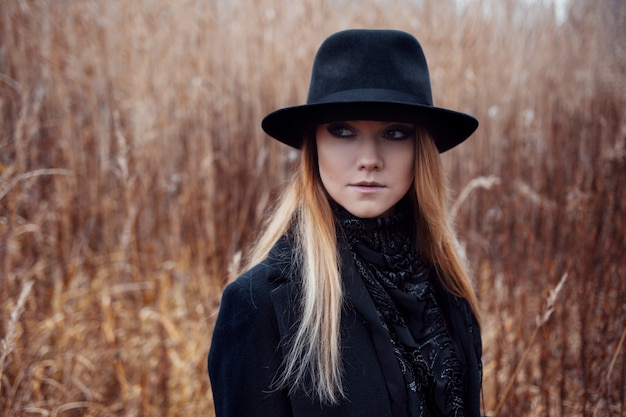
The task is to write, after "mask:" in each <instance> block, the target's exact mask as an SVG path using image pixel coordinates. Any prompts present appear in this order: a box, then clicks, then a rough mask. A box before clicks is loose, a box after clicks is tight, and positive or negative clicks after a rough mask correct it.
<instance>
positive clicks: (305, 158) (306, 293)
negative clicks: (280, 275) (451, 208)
mask: <svg viewBox="0 0 626 417" xmlns="http://www.w3.org/2000/svg"><path fill="white" fill-rule="evenodd" d="M415 140H416V156H415V181H414V187H413V189H411V190H410V191H409V193H410V194H411V199H412V201H413V204H414V208H415V210H414V212H415V224H416V227H417V236H418V237H419V242H418V245H419V248H420V251H421V254H422V255H423V256H425V257H426V258H427V259H428V260H429V261H430V262H432V263H433V265H435V266H436V267H437V270H438V271H439V279H440V280H441V284H442V285H443V286H444V287H445V288H446V289H447V290H448V291H449V292H450V293H452V294H454V295H456V296H458V297H461V298H465V299H466V300H467V301H468V302H469V304H470V306H471V308H472V310H473V312H474V314H475V315H476V317H478V316H479V314H478V301H477V298H476V294H475V293H474V290H473V288H472V285H471V282H470V278H469V273H468V268H467V265H466V261H465V258H464V256H463V252H462V251H461V250H460V246H459V244H458V240H457V237H456V235H455V233H454V230H453V227H452V223H451V220H450V217H449V214H448V191H447V190H448V187H447V184H446V180H445V176H444V172H443V167H442V164H441V158H440V156H439V152H438V150H437V147H436V146H435V143H434V141H433V139H432V137H431V136H430V135H429V134H428V133H426V132H425V131H421V130H419V129H418V130H417V133H416V138H415ZM300 158H301V159H300V164H299V167H300V169H299V170H298V171H296V172H295V173H294V178H292V181H290V182H289V185H288V187H287V188H286V189H285V191H284V193H283V195H282V198H281V199H280V200H279V201H278V204H277V205H276V207H275V209H274V211H273V214H272V216H271V217H270V218H269V219H270V220H269V222H268V223H267V225H266V226H265V230H264V233H262V235H261V237H260V239H259V240H258V242H257V244H256V245H255V247H254V248H253V251H252V254H251V256H250V258H249V260H248V263H247V266H246V269H247V268H249V267H251V266H252V265H254V264H256V263H258V262H260V261H262V260H263V259H264V258H266V257H267V255H268V254H269V251H270V249H271V247H272V246H273V245H274V244H275V243H276V242H277V241H278V239H280V238H281V236H283V235H284V234H285V233H286V232H287V231H288V230H290V229H291V230H290V233H291V234H292V235H293V237H294V241H295V246H296V247H295V250H294V253H295V254H296V259H295V262H297V265H298V267H299V269H300V273H301V276H302V284H301V285H302V288H301V299H300V309H301V321H300V322H299V326H298V329H297V331H296V333H295V335H294V338H293V340H291V341H290V345H289V353H288V355H287V356H286V358H285V360H284V363H283V369H282V371H281V373H280V374H279V375H278V376H277V379H276V381H275V386H276V388H288V389H289V391H290V393H293V392H294V391H295V390H297V389H302V390H304V391H305V392H306V393H307V394H308V395H311V396H314V397H317V398H318V399H319V400H320V401H321V402H323V403H329V404H336V403H337V402H338V401H339V400H340V399H341V398H343V397H345V393H344V390H343V383H342V365H341V333H340V321H341V308H342V303H343V292H342V282H341V275H340V267H341V265H340V259H339V257H338V253H337V252H338V251H337V236H336V232H335V223H334V218H333V212H332V209H331V206H330V204H329V201H328V197H327V194H326V192H325V190H324V187H323V185H322V182H321V179H320V176H319V169H318V164H317V151H316V146H315V138H314V136H313V135H309V136H307V138H305V141H304V144H303V146H302V152H301V155H300ZM418 196H419V197H418Z"/></svg>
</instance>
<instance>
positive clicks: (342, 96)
mask: <svg viewBox="0 0 626 417" xmlns="http://www.w3.org/2000/svg"><path fill="white" fill-rule="evenodd" d="M354 102H383V103H408V104H417V105H421V106H432V105H433V103H432V102H427V100H424V97H420V96H416V95H413V94H409V93H405V92H403V91H397V90H387V89H384V88H357V89H353V90H344V91H338V92H335V93H332V94H328V95H326V96H323V97H321V98H319V99H317V100H311V99H309V101H308V102H307V104H325V103H354Z"/></svg>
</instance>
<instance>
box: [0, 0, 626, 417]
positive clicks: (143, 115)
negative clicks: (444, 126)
mask: <svg viewBox="0 0 626 417" xmlns="http://www.w3.org/2000/svg"><path fill="white" fill-rule="evenodd" d="M568 13H569V14H568V19H567V20H566V21H565V22H563V23H562V24H560V25H557V24H556V23H555V19H554V15H553V11H552V10H551V9H550V7H549V6H546V5H545V3H542V2H536V3H535V4H534V5H527V4H524V3H518V2H516V1H514V0H473V1H469V2H467V3H466V4H465V5H463V6H460V5H459V4H457V3H456V2H454V1H452V0H449V1H445V0H440V1H421V2H419V1H412V2H409V1H401V0H385V1H383V0H368V1H366V2H347V1H343V0H342V1H330V0H318V1H312V0H303V1H300V2H291V1H287V0H261V1H255V2H253V1H243V2H229V1H227V0H222V1H213V2H205V1H200V0H195V1H194V0H181V1H177V2H167V1H165V0H151V1H143V2H136V1H130V0H115V1H107V2H100V1H96V0H75V1H71V2H69V1H60V2H47V1H24V0H2V1H0V268H1V270H0V271H1V272H0V294H1V297H2V300H3V302H2V305H1V306H0V311H1V312H2V313H1V317H0V341H1V344H0V350H1V351H0V358H1V360H0V415H2V416H18V415H19V416H21V415H23V416H30V415H44V416H61V415H62V416H73V415H86V416H100V415H120V416H121V415H124V416H132V415H150V416H153V415H163V416H175V415H212V406H211V401H212V399H211V393H210V385H209V381H208V378H207V375H206V371H205V368H206V366H205V365H206V354H207V351H208V348H209V343H210V338H211V328H212V323H213V320H214V318H215V312H216V311H217V307H218V303H219V295H220V290H221V288H222V287H223V285H224V284H225V281H226V279H227V277H228V271H229V268H230V267H231V266H232V264H233V263H237V262H238V260H239V259H240V253H241V251H242V249H244V248H245V247H246V245H247V244H249V243H250V242H251V240H252V239H254V236H255V233H256V231H257V225H258V223H259V221H260V219H261V217H262V216H263V213H264V210H265V209H266V207H267V206H268V205H269V204H271V202H272V201H273V198H274V195H275V192H276V190H277V189H278V188H279V187H280V186H281V182H282V181H283V179H284V177H285V175H284V174H285V172H286V171H287V170H288V169H289V167H290V161H291V158H292V156H293V155H292V154H291V153H290V152H289V151H288V150H287V149H285V147H283V146H282V145H279V144H277V143H273V141H270V140H268V139H267V138H265V137H264V136H263V135H262V133H261V131H260V128H259V121H260V119H261V117H262V116H263V115H264V114H265V113H267V112H268V111H270V110H273V109H275V108H277V107H279V106H285V105H290V104H297V103H301V102H302V101H303V100H304V98H305V95H306V88H307V83H308V76H309V66H310V62H311V59H312V56H313V54H314V52H315V49H316V48H317V46H318V45H319V43H320V42H321V40H322V39H323V38H325V37H326V36H327V35H328V34H329V33H331V32H334V31H336V30H339V29H343V28H347V27H394V28H399V29H404V30H408V31H410V32H413V33H415V34H416V35H417V36H418V37H419V38H420V40H421V41H422V43H423V45H424V47H425V49H426V53H427V55H428V57H429V62H430V66H431V72H432V74H431V75H432V82H433V88H434V96H435V98H436V100H437V104H439V105H442V106H449V107H452V108H456V109H459V110H462V111H468V112H470V113H473V114H475V115H476V116H478V118H479V119H480V120H481V122H482V124H481V127H480V130H479V131H478V132H477V134H476V135H475V136H474V137H473V138H472V139H471V141H470V142H468V143H467V144H465V145H463V146H462V147H459V148H458V149H456V150H453V151H451V152H449V153H448V154H446V155H445V157H444V162H445V164H446V166H447V168H448V171H449V173H450V181H451V185H452V186H453V188H454V189H455V190H458V191H459V194H458V197H459V200H458V204H456V205H455V206H454V212H455V215H456V219H457V223H458V226H459V230H460V234H461V237H462V240H463V242H464V243H465V246H466V250H467V253H468V256H469V258H470V260H471V262H472V265H473V266H474V267H475V272H476V273H475V279H476V286H477V288H478V290H479V294H480V299H481V304H482V307H483V309H484V314H483V317H484V322H483V335H484V344H485V352H484V366H485V368H484V370H485V374H484V403H485V411H486V412H487V413H493V412H494V411H495V412H497V414H498V415H524V416H539V415H541V416H544V415H549V416H583V415H584V416H587V415H625V414H626V404H625V402H626V379H625V378H626V355H625V354H624V343H623V340H624V332H625V329H626V314H625V313H626V312H625V308H626V304H624V303H625V301H624V300H626V279H625V278H626V266H625V264H624V261H623V258H624V253H625V252H626V238H625V235H626V233H625V232H626V224H625V217H626V216H624V213H625V212H626V190H625V189H624V187H623V182H624V178H626V176H625V174H626V169H625V162H626V149H625V140H626V122H625V97H626V42H625V41H624V39H623V36H622V35H623V29H624V27H626V4H625V3H624V2H623V1H619V0H571V1H570V4H569V10H568ZM466 187H467V188H466ZM463 190H464V191H463ZM564 274H567V277H568V278H567V281H566V282H565V283H564V284H562V287H560V295H559V297H558V298H557V297H556V296H555V295H556V293H558V292H557V291H553V290H554V289H555V288H557V284H558V279H559V277H562V276H564ZM550 291H553V296H552V298H550ZM546 300H548V301H551V306H549V307H550V309H549V311H550V312H551V316H550V315H548V316H546V315H545V314H544V313H546V311H548V310H544V309H545V308H547V307H546V306H547V305H548V304H549V303H548V304H545V303H546V302H547V301H546ZM542 306H543V307H542ZM536 317H539V318H540V320H539V321H536Z"/></svg>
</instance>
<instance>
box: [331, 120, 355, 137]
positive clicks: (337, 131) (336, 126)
mask: <svg viewBox="0 0 626 417" xmlns="http://www.w3.org/2000/svg"><path fill="white" fill-rule="evenodd" d="M326 130H327V131H328V133H330V134H331V135H332V136H334V137H336V138H350V137H353V136H355V133H354V130H353V129H351V128H350V126H348V125H347V124H345V123H330V124H329V125H328V126H327V127H326Z"/></svg>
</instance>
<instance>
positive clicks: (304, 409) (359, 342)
mask: <svg viewBox="0 0 626 417" xmlns="http://www.w3.org/2000/svg"><path fill="white" fill-rule="evenodd" d="M270 257H272V258H273V259H272V260H273V261H275V262H271V263H272V264H273V265H277V266H278V267H279V268H280V270H281V275H282V276H281V279H280V282H279V283H278V285H277V286H276V287H275V289H274V290H273V291H272V295H271V296H272V302H273V305H274V311H275V314H276V319H277V321H278V328H279V332H280V334H281V345H280V348H281V349H282V353H283V355H286V354H287V349H288V344H289V341H290V340H291V338H292V337H293V335H294V334H295V332H296V330H297V326H298V321H299V313H298V294H299V288H298V282H299V280H300V277H298V276H293V275H290V274H289V273H288V271H289V270H290V268H289V265H288V264H289V263H290V262H291V249H290V247H289V244H288V243H287V242H286V241H285V240H281V241H280V242H279V243H278V244H277V246H276V247H275V248H274V249H273V250H272V253H271V254H270ZM346 272H347V271H344V274H343V277H344V286H345V293H346V303H345V304H346V307H345V308H344V310H343V312H342V320H341V331H342V338H343V340H342V346H343V349H342V355H343V358H342V359H343V367H344V387H345V389H346V394H347V398H346V399H344V400H342V401H341V402H340V403H339V404H338V405H335V406H329V405H322V404H320V402H319V401H317V400H315V399H312V398H310V397H307V396H306V395H304V393H302V392H299V393H296V394H295V395H293V396H291V397H290V400H291V404H292V409H293V414H294V417H307V416H311V417H313V416H320V415H321V416H328V417H335V416H336V417H350V416H379V417H385V416H391V408H390V407H391V406H390V403H389V394H388V392H387V386H386V384H385V378H384V372H383V370H382V369H381V365H380V362H379V360H378V357H377V355H376V350H375V349H374V345H373V342H372V337H371V335H370V329H369V328H368V326H366V318H364V317H362V316H361V315H360V314H358V313H357V312H356V310H355V309H354V308H353V306H354V304H355V300H356V302H362V301H363V298H364V297H365V295H366V294H364V293H362V292H361V291H362V290H361V289H360V288H359V287H358V285H355V284H356V283H355V281H354V280H355V277H354V274H353V273H346ZM367 299H369V298H367ZM370 302H371V300H370ZM394 368H397V366H396V367H394Z"/></svg>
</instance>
